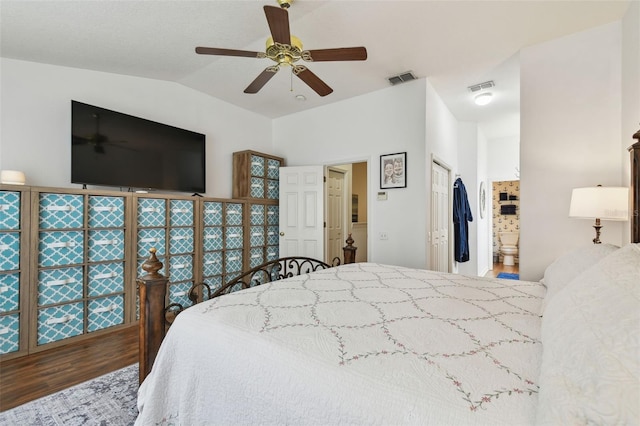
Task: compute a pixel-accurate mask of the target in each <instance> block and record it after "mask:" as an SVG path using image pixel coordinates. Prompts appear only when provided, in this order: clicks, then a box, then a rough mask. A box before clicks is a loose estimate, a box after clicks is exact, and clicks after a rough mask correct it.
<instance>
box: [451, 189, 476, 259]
mask: <svg viewBox="0 0 640 426" xmlns="http://www.w3.org/2000/svg"><path fill="white" fill-rule="evenodd" d="M469 222H473V216H472V215H471V207H469V200H468V198H467V189H466V188H465V187H464V183H462V179H460V178H458V179H456V182H455V183H454V184H453V231H454V235H455V252H454V258H455V260H456V262H468V261H469Z"/></svg>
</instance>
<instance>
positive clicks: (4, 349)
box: [0, 314, 20, 354]
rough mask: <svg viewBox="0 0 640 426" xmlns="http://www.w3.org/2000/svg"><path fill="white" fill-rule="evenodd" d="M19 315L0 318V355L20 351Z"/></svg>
mask: <svg viewBox="0 0 640 426" xmlns="http://www.w3.org/2000/svg"><path fill="white" fill-rule="evenodd" d="M19 345H20V315H19V314H11V315H4V316H0V354H7V353H10V352H16V351H18V350H19V349H20V346H19Z"/></svg>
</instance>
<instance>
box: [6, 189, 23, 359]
mask: <svg viewBox="0 0 640 426" xmlns="http://www.w3.org/2000/svg"><path fill="white" fill-rule="evenodd" d="M28 195H29V193H28V192H25V191H24V188H22V187H19V186H16V187H13V188H12V187H10V186H8V185H2V186H1V187H0V355H3V356H4V357H10V356H18V355H21V354H24V353H26V352H27V342H26V338H25V337H26V335H27V334H26V333H25V332H23V329H24V328H25V324H26V323H27V321H26V318H27V313H28V309H27V305H28V304H27V303H26V302H27V297H26V295H27V294H28V291H27V289H26V286H27V283H28V273H29V271H28V267H27V262H26V258H25V257H24V256H21V253H22V248H23V247H24V246H26V244H27V235H28V232H27V230H26V228H25V222H24V220H23V218H24V216H25V215H26V212H27V211H28V209H29V203H28Z"/></svg>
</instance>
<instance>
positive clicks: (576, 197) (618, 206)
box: [569, 186, 629, 220]
mask: <svg viewBox="0 0 640 426" xmlns="http://www.w3.org/2000/svg"><path fill="white" fill-rule="evenodd" d="M569 217H579V218H583V219H602V220H629V188H622V187H614V186H610V187H606V186H594V187H589V188H575V189H574V190H573V192H572V193H571V206H570V207H569Z"/></svg>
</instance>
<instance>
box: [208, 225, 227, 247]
mask: <svg viewBox="0 0 640 426" xmlns="http://www.w3.org/2000/svg"><path fill="white" fill-rule="evenodd" d="M203 239H204V243H203V244H204V250H205V251H213V250H222V249H223V247H224V244H223V240H224V239H223V233H222V228H221V227H217V226H215V227H209V228H205V229H204V235H203Z"/></svg>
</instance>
